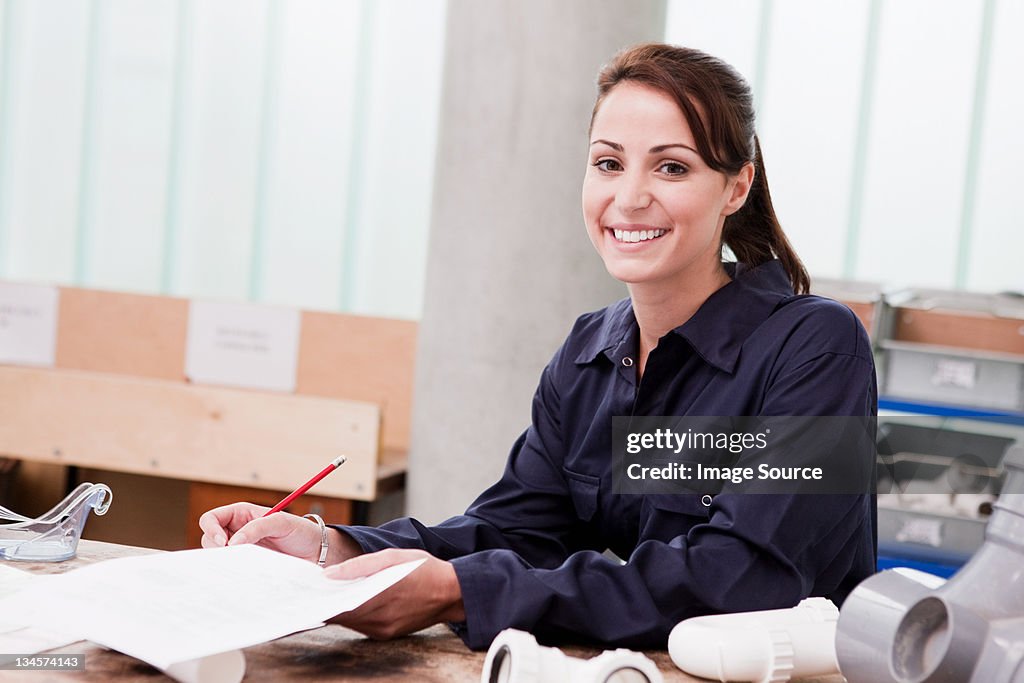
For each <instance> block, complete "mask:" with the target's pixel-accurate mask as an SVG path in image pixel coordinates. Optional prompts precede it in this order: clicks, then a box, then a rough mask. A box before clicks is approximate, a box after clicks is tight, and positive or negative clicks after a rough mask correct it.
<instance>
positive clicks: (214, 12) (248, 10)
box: [172, 0, 268, 299]
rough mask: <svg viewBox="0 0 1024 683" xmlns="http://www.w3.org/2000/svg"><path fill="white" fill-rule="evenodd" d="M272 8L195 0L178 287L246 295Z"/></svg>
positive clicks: (232, 0)
mask: <svg viewBox="0 0 1024 683" xmlns="http://www.w3.org/2000/svg"><path fill="white" fill-rule="evenodd" d="M267 9H268V3H267V2H266V0H264V1H262V2H255V1H252V0H218V1H217V2H196V3H195V4H194V5H193V9H192V13H191V14H192V20H193V22H194V23H193V25H192V26H191V27H190V28H189V30H190V35H191V41H190V46H189V51H190V55H189V60H188V61H189V63H188V70H189V73H188V74H187V75H186V76H185V81H186V83H188V86H187V87H188V93H187V102H186V104H185V106H184V109H185V111H184V121H183V122H182V142H181V144H182V145H183V148H182V149H181V150H179V153H180V154H181V167H182V176H181V179H180V183H181V205H180V210H179V215H180V224H179V226H178V230H179V251H178V262H177V263H176V264H174V267H175V277H174V283H175V285H174V290H175V291H174V292H172V293H174V294H182V295H186V296H192V295H198V296H207V297H214V298H221V297H223V298H231V299H245V298H246V297H247V295H248V284H249V280H248V278H249V266H250V260H251V253H250V250H251V246H252V228H253V221H254V215H255V207H256V178H257V159H258V150H259V144H258V143H259V138H260V121H261V118H260V117H261V116H262V109H263V108H262V104H263V76H264V60H263V59H262V56H263V50H264V43H265V38H266V35H267V26H266V21H267Z"/></svg>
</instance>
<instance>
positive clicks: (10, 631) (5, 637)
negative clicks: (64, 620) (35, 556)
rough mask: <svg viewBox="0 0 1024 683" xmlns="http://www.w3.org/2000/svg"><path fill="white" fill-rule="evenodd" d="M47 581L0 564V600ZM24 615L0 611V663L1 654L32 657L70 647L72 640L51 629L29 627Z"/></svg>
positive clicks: (73, 640) (41, 577) (2, 657)
mask: <svg viewBox="0 0 1024 683" xmlns="http://www.w3.org/2000/svg"><path fill="white" fill-rule="evenodd" d="M47 578H48V577H45V576H37V575H35V574H30V573H29V572H27V571H24V570H22V569H15V568H14V567H11V566H9V565H7V564H4V563H2V562H0V599H2V598H5V597H7V596H9V595H14V594H15V593H17V592H19V591H21V590H24V589H26V588H28V587H29V586H31V585H41V583H42V582H43V581H45V580H46V579H47ZM28 624H29V619H28V618H27V617H26V615H25V614H22V613H15V612H14V611H12V610H3V609H0V663H3V662H4V654H5V653H17V654H35V653H36V652H44V651H46V650H52V649H53V648H55V647H62V646H64V645H68V644H69V643H73V642H75V641H77V640H81V638H74V637H72V636H68V635H65V634H64V633H61V632H58V631H55V630H53V629H52V628H39V627H30V626H29V625H28Z"/></svg>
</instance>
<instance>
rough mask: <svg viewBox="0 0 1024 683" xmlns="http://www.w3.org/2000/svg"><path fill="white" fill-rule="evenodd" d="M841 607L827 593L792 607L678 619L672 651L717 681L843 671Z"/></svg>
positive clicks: (681, 663) (685, 665)
mask: <svg viewBox="0 0 1024 683" xmlns="http://www.w3.org/2000/svg"><path fill="white" fill-rule="evenodd" d="M838 618H839V610H837V609H836V606H835V605H833V604H832V602H831V601H830V600H827V599H825V598H807V599H806V600H804V601H802V602H801V603H800V604H799V605H797V606H796V607H791V608H789V609H775V610H764V611H760V612H740V613H737V614H715V615H711V616H705V617H694V618H693V619H687V620H685V621H683V622H680V623H679V624H678V625H677V626H676V627H675V628H674V629H672V633H671V634H669V637H668V653H669V655H670V656H671V657H672V661H673V662H675V664H676V666H678V667H679V668H680V669H682V670H683V671H685V672H687V673H688V674H691V675H694V676H700V677H702V678H711V679H717V680H719V681H757V682H762V681H763V682H764V683H768V682H769V681H788V680H789V679H790V678H798V677H803V676H824V675H828V674H833V673H839V665H838V663H837V662H836V652H835V633H836V620H837V619H838Z"/></svg>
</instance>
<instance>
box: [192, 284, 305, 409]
mask: <svg viewBox="0 0 1024 683" xmlns="http://www.w3.org/2000/svg"><path fill="white" fill-rule="evenodd" d="M300 326H301V313H300V312H299V311H298V310H296V309H293V308H278V307H274V306H259V305H256V304H228V303H220V302H213V301H192V302H190V303H189V313H188V339H187V345H186V350H185V353H186V355H185V375H186V376H187V377H188V378H189V379H190V380H191V381H193V382H196V383H198V384H217V385H223V386H231V387H242V388H246V389H269V390H271V391H286V392H293V391H295V382H296V379H295V377H296V370H297V368H298V362H299V328H300Z"/></svg>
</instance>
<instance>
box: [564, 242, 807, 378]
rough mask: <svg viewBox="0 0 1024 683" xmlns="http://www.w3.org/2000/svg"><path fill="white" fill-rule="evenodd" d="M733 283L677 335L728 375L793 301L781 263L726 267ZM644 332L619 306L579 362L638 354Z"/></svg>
mask: <svg viewBox="0 0 1024 683" xmlns="http://www.w3.org/2000/svg"><path fill="white" fill-rule="evenodd" d="M724 265H725V270H726V272H727V273H728V274H729V276H730V277H731V278H732V281H731V282H729V283H728V284H726V285H725V286H724V287H722V288H721V289H719V290H718V291H716V292H715V293H713V294H712V295H711V296H709V297H708V298H707V300H706V301H705V302H704V303H703V304H701V306H700V308H698V309H697V312H696V313H694V314H693V316H692V317H691V318H690V319H689V320H687V321H686V322H685V323H684V324H682V325H680V326H679V327H677V328H675V329H674V330H672V332H671V333H670V334H673V333H674V334H677V335H679V336H680V337H682V338H683V339H685V340H686V341H687V342H689V344H690V346H691V347H692V348H693V350H694V351H695V352H696V353H697V354H698V355H699V356H700V357H701V358H703V359H704V361H705V362H707V363H709V364H710V365H713V366H714V367H716V368H718V369H720V370H723V371H725V372H728V373H732V372H733V370H734V369H735V368H736V362H737V360H738V358H739V354H740V348H741V347H742V346H743V342H745V341H746V340H747V338H748V337H749V336H750V335H751V333H752V332H753V331H754V330H755V329H757V328H758V326H760V325H761V323H763V322H764V321H765V320H767V318H768V316H769V315H771V313H772V311H774V310H775V307H776V306H778V304H779V302H780V301H782V300H783V299H785V298H787V297H790V296H793V288H792V286H791V285H790V283H789V277H788V276H787V275H786V271H785V269H784V268H783V267H782V264H781V263H780V262H779V261H778V260H777V259H776V260H772V261H767V262H765V263H762V264H760V265H757V266H754V267H750V266H747V265H746V264H745V263H726V264H724ZM638 336H639V330H638V328H637V324H636V317H635V316H634V315H633V307H632V305H631V303H630V301H629V299H623V300H622V301H620V302H618V303H616V304H613V305H612V306H611V307H609V309H608V312H607V315H606V316H605V317H604V321H603V323H602V325H601V327H600V328H599V329H598V331H597V332H596V333H595V334H594V335H593V336H592V337H591V338H590V339H589V340H588V342H587V343H586V344H585V345H584V347H583V349H582V350H581V351H580V353H579V355H578V356H577V357H576V362H577V363H580V364H586V363H590V362H592V361H593V360H594V359H595V358H597V356H598V355H600V354H602V353H603V354H604V355H605V356H607V357H608V359H609V360H611V361H612V362H613V363H616V364H618V363H619V362H621V360H622V358H623V357H625V356H628V355H629V354H630V353H635V352H636V348H637V339H638Z"/></svg>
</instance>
